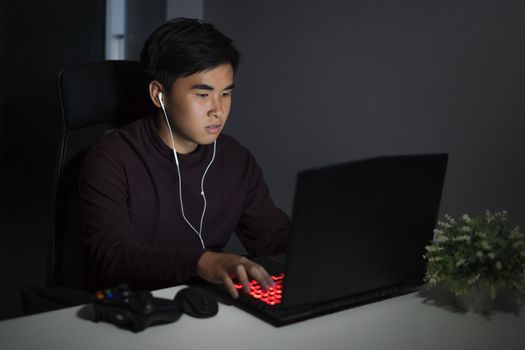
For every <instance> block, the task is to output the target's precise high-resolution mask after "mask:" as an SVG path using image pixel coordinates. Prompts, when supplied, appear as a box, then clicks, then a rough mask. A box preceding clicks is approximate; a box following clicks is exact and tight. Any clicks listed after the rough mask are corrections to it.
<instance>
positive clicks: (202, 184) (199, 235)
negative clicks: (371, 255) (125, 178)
mask: <svg viewBox="0 0 525 350" xmlns="http://www.w3.org/2000/svg"><path fill="white" fill-rule="evenodd" d="M162 96H163V94H162V92H159V93H158V95H157V97H158V99H159V102H160V106H161V107H162V111H163V112H164V118H165V120H166V125H167V126H168V130H169V132H170V137H171V148H172V149H173V156H174V157H175V164H176V165H177V174H178V180H179V199H180V208H181V213H182V218H183V219H184V221H186V223H187V224H188V226H189V227H190V228H191V229H192V230H193V232H195V233H196V234H197V236H198V237H199V240H200V242H201V245H202V249H206V246H205V244H204V240H203V239H202V223H203V221H204V215H205V214H206V204H207V202H206V195H205V193H204V179H205V178H206V174H207V173H208V170H209V169H210V166H211V165H212V163H213V161H214V160H215V153H216V150H217V140H215V141H214V142H213V156H212V157H211V161H210V164H208V166H207V167H206V170H204V174H203V175H202V178H201V196H202V198H203V200H204V208H203V209H202V215H201V221H200V225H199V230H197V229H196V228H195V227H193V225H192V224H191V223H190V221H189V220H188V219H187V218H186V215H185V214H184V204H183V203H182V177H181V175H180V166H179V158H178V157H177V150H176V149H175V141H174V139H173V132H172V131H171V125H170V122H169V119H168V113H167V112H166V107H164V102H163V101H162Z"/></svg>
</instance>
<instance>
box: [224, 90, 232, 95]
mask: <svg viewBox="0 0 525 350" xmlns="http://www.w3.org/2000/svg"><path fill="white" fill-rule="evenodd" d="M231 94H232V92H231V91H224V92H223V93H222V96H231Z"/></svg>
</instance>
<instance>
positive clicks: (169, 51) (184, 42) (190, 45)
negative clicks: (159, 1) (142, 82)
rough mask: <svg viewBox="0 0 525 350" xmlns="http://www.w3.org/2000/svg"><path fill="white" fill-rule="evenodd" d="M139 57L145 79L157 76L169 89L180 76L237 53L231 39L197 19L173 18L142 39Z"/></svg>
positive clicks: (235, 57) (231, 61) (230, 59)
mask: <svg viewBox="0 0 525 350" xmlns="http://www.w3.org/2000/svg"><path fill="white" fill-rule="evenodd" d="M140 60H141V61H142V65H143V68H144V74H145V76H146V79H147V80H148V82H149V81H152V80H157V81H158V82H159V83H161V84H162V85H163V87H164V89H166V90H167V92H169V91H170V90H171V86H172V85H173V83H174V82H175V80H177V79H178V78H181V77H187V76H189V75H192V74H195V73H198V72H202V71H205V70H208V69H212V68H215V67H217V66H219V65H221V64H228V63H229V64H231V65H232V68H233V70H234V71H236V70H237V66H238V65H239V60H240V54H239V52H238V51H237V50H236V49H235V47H234V46H233V45H232V40H231V39H230V38H228V37H227V36H225V35H224V34H222V33H221V32H220V31H219V30H217V28H215V27H214V26H213V25H212V24H210V23H205V22H203V21H201V20H200V19H191V18H175V19H172V20H170V21H168V22H166V23H165V24H163V25H162V26H160V27H159V28H157V29H156V30H155V31H154V32H153V33H151V35H150V36H149V38H148V39H147V40H146V42H145V43H144V47H143V49H142V53H141V55H140Z"/></svg>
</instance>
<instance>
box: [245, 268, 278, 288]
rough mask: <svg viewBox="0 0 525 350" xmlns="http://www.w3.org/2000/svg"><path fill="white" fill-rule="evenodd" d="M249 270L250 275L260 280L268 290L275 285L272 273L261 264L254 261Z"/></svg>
mask: <svg viewBox="0 0 525 350" xmlns="http://www.w3.org/2000/svg"><path fill="white" fill-rule="evenodd" d="M248 272H249V273H250V276H251V277H253V278H254V279H255V280H256V281H257V282H259V284H260V285H261V286H262V287H263V289H265V290H268V289H270V288H271V287H273V286H274V285H275V283H274V281H273V279H272V277H271V276H270V274H269V273H268V272H267V271H266V270H265V269H264V267H262V266H261V265H258V264H255V263H254V264H253V265H252V266H251V267H250V269H249V271H248Z"/></svg>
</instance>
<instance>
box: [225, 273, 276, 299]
mask: <svg viewBox="0 0 525 350" xmlns="http://www.w3.org/2000/svg"><path fill="white" fill-rule="evenodd" d="M271 277H272V279H273V280H274V281H275V286H274V287H272V288H270V289H268V290H264V289H263V288H262V287H261V285H260V284H259V283H258V282H257V281H256V280H251V281H250V292H249V293H246V294H245V295H249V296H250V297H252V298H253V299H255V300H258V301H259V302H261V303H264V304H266V305H270V306H274V305H278V304H280V303H281V301H282V293H283V281H284V273H281V274H280V275H278V276H271ZM235 288H237V289H239V290H240V289H242V284H240V283H237V284H235Z"/></svg>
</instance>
